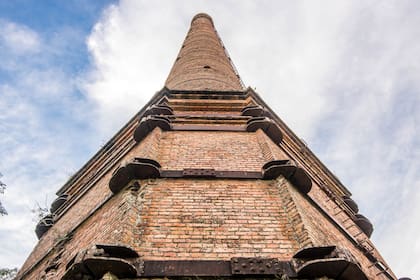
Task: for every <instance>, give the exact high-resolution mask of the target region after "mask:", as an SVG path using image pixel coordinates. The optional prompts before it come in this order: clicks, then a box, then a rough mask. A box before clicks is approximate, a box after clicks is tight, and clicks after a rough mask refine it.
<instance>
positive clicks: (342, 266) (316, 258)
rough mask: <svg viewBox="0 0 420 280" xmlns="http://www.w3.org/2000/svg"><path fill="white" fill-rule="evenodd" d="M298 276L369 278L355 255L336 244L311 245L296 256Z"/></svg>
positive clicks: (346, 278) (348, 278) (342, 278)
mask: <svg viewBox="0 0 420 280" xmlns="http://www.w3.org/2000/svg"><path fill="white" fill-rule="evenodd" d="M293 260H294V263H295V269H296V271H297V275H298V278H305V279H307V278H308V279H313V278H318V277H325V276H326V277H328V278H332V279H337V280H352V279H358V280H368V278H367V276H366V274H365V273H364V272H363V271H362V269H361V268H360V266H359V265H358V263H357V262H356V260H355V258H354V257H353V255H352V254H351V253H350V252H349V251H347V250H345V249H342V248H337V247H336V246H321V247H309V248H304V249H302V250H299V251H298V252H297V253H296V254H295V255H294V256H293Z"/></svg>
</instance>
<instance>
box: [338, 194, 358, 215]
mask: <svg viewBox="0 0 420 280" xmlns="http://www.w3.org/2000/svg"><path fill="white" fill-rule="evenodd" d="M342 198H343V201H344V203H345V204H347V206H348V207H349V208H350V209H351V210H352V211H353V212H354V213H357V212H359V206H358V205H357V203H356V202H355V201H354V200H353V199H351V197H349V196H347V195H345V196H343V197H342Z"/></svg>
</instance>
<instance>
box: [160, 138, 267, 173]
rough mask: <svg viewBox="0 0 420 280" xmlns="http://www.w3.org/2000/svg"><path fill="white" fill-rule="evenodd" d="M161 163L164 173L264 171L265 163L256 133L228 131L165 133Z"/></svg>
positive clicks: (162, 142) (161, 147) (162, 140)
mask: <svg viewBox="0 0 420 280" xmlns="http://www.w3.org/2000/svg"><path fill="white" fill-rule="evenodd" d="M244 152H245V153H244ZM158 161H159V162H160V164H161V165H162V168H164V169H172V170H183V169H184V168H214V169H216V170H232V171H261V167H262V165H263V164H264V163H265V162H266V160H265V158H264V157H263V155H262V154H261V150H260V147H259V144H258V140H257V136H256V133H248V132H225V131H169V132H164V133H163V134H162V138H161V145H160V153H159V157H158Z"/></svg>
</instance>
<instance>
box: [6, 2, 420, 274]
mask: <svg viewBox="0 0 420 280" xmlns="http://www.w3.org/2000/svg"><path fill="white" fill-rule="evenodd" d="M419 11H420V2H419V1H415V0H414V1H408V0H401V1H367V0H363V1H356V0H354V1H328V0H325V1H274V0H273V1H264V0H259V1H250V0H241V1H239V0H238V1H234V0H230V1H218V0H214V1H203V0H194V1H193V0H191V1H159V0H157V1H142V0H121V1H107V0H103V1H83V0H69V1H53V0H45V1H35V0H17V1H6V0H0V62H1V63H0V158H1V161H0V172H1V173H2V174H3V177H2V178H1V181H3V182H4V183H6V184H7V189H6V191H5V193H4V194H0V201H1V202H2V204H3V205H4V206H5V207H6V209H7V210H8V212H9V215H8V216H3V217H0V244H1V246H0V267H19V266H20V265H21V264H22V263H23V261H24V260H25V259H26V257H27V256H28V255H29V253H30V251H31V250H32V248H33V247H34V246H35V244H36V242H37V239H36V236H35V233H34V228H35V224H36V222H37V220H36V218H35V216H34V214H33V213H32V212H31V210H32V209H34V208H36V207H37V205H40V206H41V207H49V205H50V203H51V202H52V201H53V200H54V198H55V192H56V191H57V190H58V189H59V188H60V187H61V186H62V185H63V184H64V183H65V182H66V181H67V180H68V179H69V177H70V176H71V175H72V174H74V173H75V172H76V171H77V170H78V169H79V168H80V167H81V166H82V165H83V164H84V163H85V162H86V161H87V160H89V158H90V157H92V156H93V155H94V154H95V152H96V151H97V150H98V149H100V147H102V146H103V145H104V144H105V143H106V142H107V141H108V140H109V139H110V138H111V137H112V136H113V134H114V133H116V132H117V131H118V130H119V128H120V127H122V126H123V125H124V124H125V123H126V122H127V121H128V120H129V119H130V118H131V117H132V116H133V115H134V114H135V113H136V112H137V111H139V110H140V109H141V107H142V106H143V105H144V104H145V103H146V102H147V101H148V100H149V99H150V98H151V96H152V95H153V94H154V93H155V92H156V91H159V90H160V89H161V88H162V87H163V85H164V81H165V79H166V77H167V75H168V74H169V71H170V68H171V66H172V64H173V62H174V61H175V58H176V55H177V53H178V51H179V49H180V47H181V44H182V41H183V40H184V38H185V35H186V33H187V31H188V28H189V24H190V21H191V19H192V17H193V16H194V15H195V14H196V13H198V12H206V13H208V14H209V15H211V16H212V17H213V20H214V22H215V26H216V29H217V30H218V32H219V34H220V36H221V38H222V40H223V42H224V44H225V46H226V48H227V50H228V51H229V53H230V56H231V58H232V60H233V62H234V64H235V66H236V68H237V69H238V71H239V74H240V75H241V78H242V80H243V81H244V83H245V85H246V86H250V87H252V88H254V89H256V91H257V92H258V93H259V94H260V95H261V96H262V97H263V99H264V100H265V101H266V103H268V104H269V105H270V106H271V108H272V109H273V110H274V111H275V112H276V113H277V114H278V115H279V116H280V117H281V118H282V119H283V120H284V121H285V122H286V123H287V124H288V126H289V127H290V128H291V129H292V130H293V131H294V132H295V133H296V134H297V135H298V136H299V137H300V138H302V139H303V140H304V141H305V142H306V143H307V145H308V147H309V148H310V149H311V150H312V151H313V152H314V153H315V154H316V155H317V156H318V157H319V158H320V159H321V160H322V161H323V162H324V163H325V165H326V166H328V168H329V169H330V170H331V171H332V172H333V173H334V174H335V175H336V176H337V177H338V178H339V179H340V180H341V182H342V183H343V184H344V185H345V186H346V187H347V188H348V189H349V190H350V191H351V192H352V194H353V198H354V200H355V201H356V202H357V203H358V204H359V208H360V213H362V214H364V215H365V216H367V217H368V218H369V219H370V220H371V221H372V223H373V224H374V228H375V231H374V233H373V235H372V240H373V242H374V243H375V245H376V246H377V247H378V249H379V251H380V252H381V254H382V255H383V256H384V258H385V260H386V261H387V262H388V264H389V265H390V267H391V268H392V270H393V271H394V272H395V273H396V275H397V276H398V277H403V276H408V277H411V278H413V279H417V278H418V279H420V264H419V263H418V260H419V259H420V237H419V234H418V232H419V231H420V192H418V191H417V189H418V188H419V187H420V175H419V174H420V172H419V167H420V140H419V139H420V133H419V131H420V127H419V126H420V110H419V108H420V63H419V62H420V28H418V26H420V12H419Z"/></svg>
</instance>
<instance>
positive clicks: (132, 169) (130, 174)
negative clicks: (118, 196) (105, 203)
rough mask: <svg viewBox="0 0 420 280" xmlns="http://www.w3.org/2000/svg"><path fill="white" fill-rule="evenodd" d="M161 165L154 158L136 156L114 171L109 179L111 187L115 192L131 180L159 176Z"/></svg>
mask: <svg viewBox="0 0 420 280" xmlns="http://www.w3.org/2000/svg"><path fill="white" fill-rule="evenodd" d="M160 167H161V166H160V164H159V163H158V162H157V161H155V160H153V159H148V158H134V159H133V160H132V161H131V162H129V163H127V164H126V165H124V166H122V167H120V168H118V169H117V170H116V171H115V172H114V174H113V175H112V177H111V180H110V181H109V188H110V189H111V191H112V192H113V193H118V192H119V191H120V190H121V189H122V188H123V187H124V186H126V185H127V184H128V183H129V182H130V181H131V180H134V179H146V178H158V177H160Z"/></svg>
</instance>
